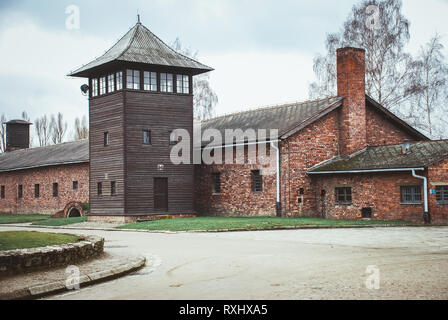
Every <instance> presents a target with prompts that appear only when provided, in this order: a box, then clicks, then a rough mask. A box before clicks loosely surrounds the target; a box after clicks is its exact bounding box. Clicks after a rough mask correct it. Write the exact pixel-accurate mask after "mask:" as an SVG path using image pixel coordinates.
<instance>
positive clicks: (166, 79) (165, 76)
mask: <svg viewBox="0 0 448 320" xmlns="http://www.w3.org/2000/svg"><path fill="white" fill-rule="evenodd" d="M173 86H174V83H173V75H172V74H171V73H161V74H160V91H162V92H170V93H171V92H173Z"/></svg>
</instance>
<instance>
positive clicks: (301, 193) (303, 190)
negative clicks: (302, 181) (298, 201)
mask: <svg viewBox="0 0 448 320" xmlns="http://www.w3.org/2000/svg"><path fill="white" fill-rule="evenodd" d="M299 194H300V195H301V196H303V195H304V194H305V189H304V188H300V190H299Z"/></svg>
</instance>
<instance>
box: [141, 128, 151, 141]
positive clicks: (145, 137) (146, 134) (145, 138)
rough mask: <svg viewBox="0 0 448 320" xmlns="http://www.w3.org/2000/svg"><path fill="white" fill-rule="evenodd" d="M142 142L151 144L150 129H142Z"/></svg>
mask: <svg viewBox="0 0 448 320" xmlns="http://www.w3.org/2000/svg"><path fill="white" fill-rule="evenodd" d="M143 144H151V131H150V130H143Z"/></svg>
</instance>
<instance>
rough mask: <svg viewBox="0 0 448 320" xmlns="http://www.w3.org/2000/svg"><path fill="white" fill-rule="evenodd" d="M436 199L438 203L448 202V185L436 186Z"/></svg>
mask: <svg viewBox="0 0 448 320" xmlns="http://www.w3.org/2000/svg"><path fill="white" fill-rule="evenodd" d="M436 200H437V202H438V203H448V186H437V187H436Z"/></svg>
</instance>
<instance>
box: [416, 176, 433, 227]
mask: <svg viewBox="0 0 448 320" xmlns="http://www.w3.org/2000/svg"><path fill="white" fill-rule="evenodd" d="M412 176H413V177H414V178H418V179H422V180H423V189H424V190H423V196H424V201H425V212H424V213H423V219H424V220H425V223H426V224H429V223H431V214H430V213H429V205H428V179H427V178H426V177H424V176H419V175H417V174H416V173H415V169H413V170H412Z"/></svg>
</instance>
